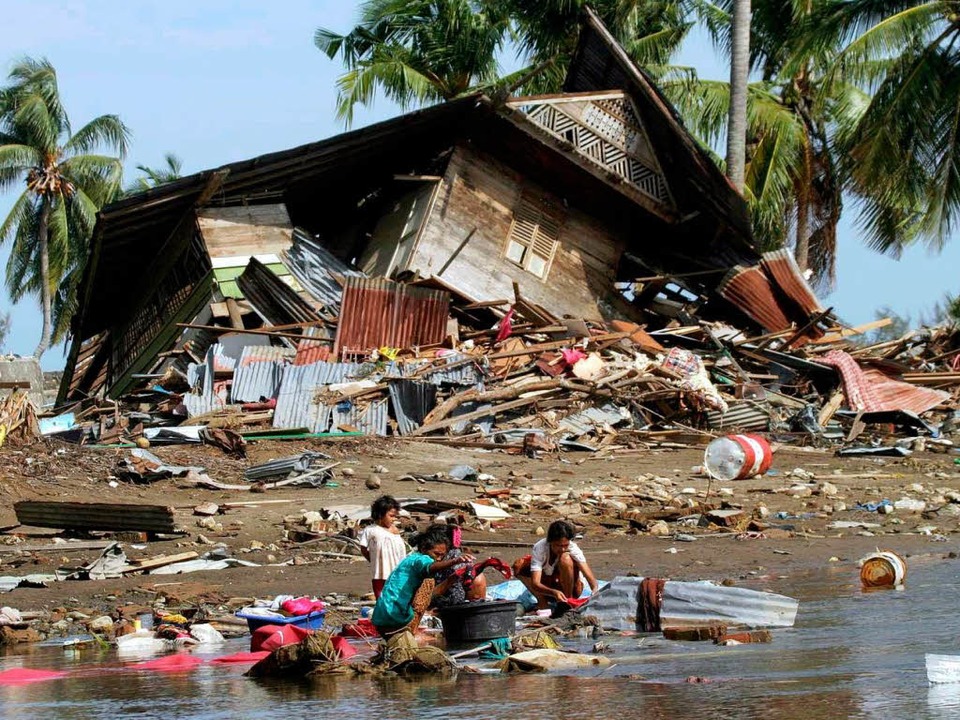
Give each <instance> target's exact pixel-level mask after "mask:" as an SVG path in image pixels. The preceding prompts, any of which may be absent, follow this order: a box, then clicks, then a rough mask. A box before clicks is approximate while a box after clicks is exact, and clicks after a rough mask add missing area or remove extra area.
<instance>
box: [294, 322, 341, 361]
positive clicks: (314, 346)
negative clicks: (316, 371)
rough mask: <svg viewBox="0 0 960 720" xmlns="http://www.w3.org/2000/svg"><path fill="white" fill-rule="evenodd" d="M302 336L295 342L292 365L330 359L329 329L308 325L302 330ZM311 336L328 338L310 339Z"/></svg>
mask: <svg viewBox="0 0 960 720" xmlns="http://www.w3.org/2000/svg"><path fill="white" fill-rule="evenodd" d="M303 335H304V338H303V340H300V341H298V342H297V354H296V357H295V358H294V359H293V364H294V365H312V364H313V363H315V362H321V361H326V360H329V359H330V353H331V351H332V350H333V342H332V336H331V334H330V331H329V330H328V329H327V328H326V327H308V328H305V329H304V331H303ZM311 338H330V339H328V340H312V339H311Z"/></svg>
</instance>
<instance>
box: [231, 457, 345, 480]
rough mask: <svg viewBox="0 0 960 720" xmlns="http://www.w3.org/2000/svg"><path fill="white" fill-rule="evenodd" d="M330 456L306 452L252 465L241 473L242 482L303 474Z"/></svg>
mask: <svg viewBox="0 0 960 720" xmlns="http://www.w3.org/2000/svg"><path fill="white" fill-rule="evenodd" d="M329 459H330V456H329V455H327V454H326V453H322V452H314V451H311V450H308V451H306V452H302V453H300V454H299V455H290V456H289V457H284V458H278V459H276V460H268V461H267V462H265V463H260V464H259V465H254V466H253V467H249V468H247V469H246V470H244V471H243V479H244V480H262V479H263V478H269V477H276V476H278V475H289V474H290V473H293V472H296V473H304V472H307V471H308V470H310V469H311V468H312V467H313V466H314V465H320V464H321V462H320V461H322V460H329Z"/></svg>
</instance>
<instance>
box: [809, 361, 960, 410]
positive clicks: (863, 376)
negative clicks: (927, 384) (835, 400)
mask: <svg viewBox="0 0 960 720" xmlns="http://www.w3.org/2000/svg"><path fill="white" fill-rule="evenodd" d="M819 362H821V363H823V364H824V365H829V366H830V367H833V368H836V369H837V372H839V373H840V379H841V380H842V382H843V394H844V396H845V397H846V400H847V406H848V407H849V408H850V409H851V410H857V411H863V412H883V411H886V410H909V411H911V412H914V413H917V414H918V415H919V414H920V413H924V412H926V411H927V410H929V409H930V408H933V407H936V406H937V405H939V404H940V403H942V402H944V401H945V400H948V399H949V398H950V394H949V393H946V392H943V391H942V390H933V389H931V388H924V387H916V386H914V385H910V384H909V383H905V382H900V381H899V380H893V379H892V378H890V377H888V376H887V375H885V374H884V373H882V372H880V371H879V370H877V369H876V368H866V369H863V368H861V367H860V365H859V364H857V361H856V360H854V359H853V358H852V357H851V356H850V355H849V354H848V353H845V352H843V351H842V350H831V351H830V352H828V353H827V354H826V355H824V356H823V357H822V358H820V360H819Z"/></svg>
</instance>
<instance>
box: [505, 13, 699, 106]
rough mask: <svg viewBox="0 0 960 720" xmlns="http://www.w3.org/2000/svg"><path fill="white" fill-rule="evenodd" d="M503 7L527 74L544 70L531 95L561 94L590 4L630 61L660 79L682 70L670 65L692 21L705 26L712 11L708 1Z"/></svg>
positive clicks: (531, 84) (530, 87) (527, 87)
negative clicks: (582, 18)
mask: <svg viewBox="0 0 960 720" xmlns="http://www.w3.org/2000/svg"><path fill="white" fill-rule="evenodd" d="M503 5H504V7H505V8H506V9H507V11H508V13H509V14H510V17H511V18H513V21H514V26H515V28H516V30H515V35H516V39H517V44H518V46H519V48H520V51H521V53H522V54H523V55H524V58H525V60H526V62H527V63H528V70H529V69H531V68H544V71H543V72H541V73H538V74H537V75H535V76H534V77H533V78H532V79H531V81H530V82H528V83H527V84H526V85H525V86H524V88H523V90H524V92H527V93H530V94H533V93H551V92H558V91H559V90H560V89H561V87H562V85H563V80H564V77H565V76H566V72H567V68H568V67H569V64H570V62H571V60H572V59H573V53H574V51H575V50H576V47H577V39H578V34H579V19H580V15H581V12H582V11H583V8H584V7H585V6H587V5H589V7H590V9H591V10H593V12H594V13H595V14H596V15H597V17H599V18H600V20H601V21H602V22H603V24H604V25H605V26H606V28H607V29H608V30H609V31H610V33H611V34H612V35H613V36H614V37H615V38H616V39H617V42H618V43H620V45H621V47H623V49H624V51H625V52H626V53H627V54H628V55H629V56H630V58H631V59H632V60H633V61H634V62H636V63H637V64H638V65H639V66H640V67H642V68H643V69H644V70H645V71H646V72H647V73H649V74H650V75H652V76H653V77H655V78H659V77H661V76H662V75H663V74H665V73H675V72H676V71H677V68H675V67H673V66H671V65H670V61H671V58H673V56H674V55H675V54H676V53H677V51H678V50H679V49H680V46H681V44H682V43H683V40H684V39H685V38H686V36H687V33H688V32H689V30H690V28H692V27H693V25H694V21H693V19H694V18H696V17H700V18H702V19H704V21H706V20H707V16H708V15H709V14H710V12H711V11H712V8H711V7H710V6H709V4H707V3H706V2H705V0H593V1H592V2H587V1H586V0H537V2H529V1H528V0H503Z"/></svg>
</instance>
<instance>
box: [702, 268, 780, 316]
mask: <svg viewBox="0 0 960 720" xmlns="http://www.w3.org/2000/svg"><path fill="white" fill-rule="evenodd" d="M717 292H719V293H720V295H721V296H722V297H724V298H726V299H727V300H729V301H730V302H731V303H733V304H734V305H736V306H737V308H739V309H740V310H741V311H742V312H743V313H744V314H746V315H747V316H748V317H750V318H752V319H753V320H755V321H756V322H757V323H758V324H759V325H760V326H761V327H763V329H764V330H766V331H768V332H779V331H780V330H787V329H788V328H790V327H791V326H792V325H793V323H792V322H791V320H790V318H788V317H787V316H786V314H784V311H783V309H782V308H781V307H780V303H779V302H777V298H776V296H775V295H774V291H773V285H772V284H771V282H770V278H769V277H767V275H766V273H764V271H763V270H762V269H761V268H760V267H759V266H756V265H755V266H753V267H744V266H742V265H735V266H734V267H733V268H731V269H730V271H729V272H728V273H727V274H726V275H725V276H724V278H723V280H722V281H721V282H720V285H719V286H718V287H717Z"/></svg>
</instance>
